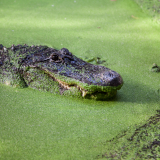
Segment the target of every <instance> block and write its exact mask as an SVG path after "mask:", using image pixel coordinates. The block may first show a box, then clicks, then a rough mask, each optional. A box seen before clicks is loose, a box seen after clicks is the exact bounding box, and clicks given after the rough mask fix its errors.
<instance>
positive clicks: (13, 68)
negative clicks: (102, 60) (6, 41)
mask: <svg viewBox="0 0 160 160" xmlns="http://www.w3.org/2000/svg"><path fill="white" fill-rule="evenodd" d="M0 82H2V83H6V84H10V85H12V86H16V87H31V88H36V89H39V90H45V91H50V92H53V93H59V94H62V95H63V94H64V95H76V96H80V97H81V96H82V97H85V98H93V99H97V100H99V99H102V100H105V99H108V98H111V97H113V96H115V95H116V92H117V90H119V89H120V88H121V87H122V85H123V80H122V78H121V76H120V75H119V74H118V73H117V72H115V71H112V70H110V69H108V68H106V67H104V66H98V65H93V64H90V63H88V62H85V61H83V60H81V59H79V58H77V57H76V56H74V55H72V53H70V52H69V50H68V49H66V48H62V49H61V50H56V49H53V48H49V47H47V46H27V45H23V46H22V45H17V46H14V45H12V46H11V47H10V48H6V47H4V46H3V45H0Z"/></svg>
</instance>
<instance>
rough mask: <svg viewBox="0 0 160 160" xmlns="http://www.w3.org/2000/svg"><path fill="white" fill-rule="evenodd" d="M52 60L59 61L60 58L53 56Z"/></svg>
mask: <svg viewBox="0 0 160 160" xmlns="http://www.w3.org/2000/svg"><path fill="white" fill-rule="evenodd" d="M51 59H52V60H53V61H56V60H58V59H59V58H58V56H56V55H53V56H52V57H51Z"/></svg>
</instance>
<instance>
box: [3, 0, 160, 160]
mask: <svg viewBox="0 0 160 160" xmlns="http://www.w3.org/2000/svg"><path fill="white" fill-rule="evenodd" d="M159 37H160V28H159V24H158V23H156V22H155V21H153V19H152V18H151V17H150V16H148V14H145V13H144V12H143V11H142V10H141V8H140V7H139V6H138V5H137V4H136V3H135V2H134V1H132V0H117V1H110V0H107V1H104V0H99V1H96V0H86V1H80V0H75V1H74V0H66V1H62V0H57V1H50V0H47V1H44V0H39V1H38V0H34V1H30V0H28V1H27V2H25V1H22V0H14V1H11V0H7V1H0V43H1V44H3V45H4V46H7V47H9V46H11V45H12V44H24V43H26V44H28V45H32V44H34V45H40V44H41V45H48V46H50V47H56V48H58V49H60V48H62V47H66V48H68V49H69V50H70V51H71V52H72V53H73V54H75V55H76V56H77V57H80V58H84V57H100V58H102V59H103V60H106V63H105V65H106V67H108V68H111V69H112V70H115V71H117V72H118V73H120V74H121V76H122V77H123V80H124V86H123V87H122V89H121V90H119V91H118V94H117V97H116V98H115V99H114V100H112V101H106V102H101V101H93V100H85V99H78V98H72V97H66V96H59V95H53V94H50V93H44V92H39V91H35V90H32V89H16V88H11V87H9V86H5V85H0V128H1V132H0V159H2V160H6V159H7V160H11V159H16V160H17V159H29V160H30V159H34V160H35V159H47V160H48V159H51V160H52V159H63V160H64V159H95V158H96V157H97V155H100V154H103V153H105V151H106V150H105V147H104V145H103V143H104V142H105V141H106V140H110V139H112V138H113V137H115V136H116V135H118V134H119V133H121V132H122V131H123V130H126V129H129V128H130V127H131V126H134V125H135V124H141V123H144V122H145V121H146V120H147V119H148V118H149V117H150V116H151V115H153V114H155V112H156V110H157V109H159V108H160V93H159V92H158V89H160V73H154V72H151V71H150V69H151V67H152V64H153V63H157V64H158V65H160V58H159V55H160V48H159V44H160V39H159Z"/></svg>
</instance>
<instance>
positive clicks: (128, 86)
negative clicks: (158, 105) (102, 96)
mask: <svg viewBox="0 0 160 160" xmlns="http://www.w3.org/2000/svg"><path fill="white" fill-rule="evenodd" d="M157 91H158V88H157V90H153V89H150V88H148V86H145V85H143V84H140V83H133V82H132V83H130V82H126V83H125V84H124V85H123V86H122V88H121V90H119V91H117V96H116V97H115V98H113V99H112V101H119V102H132V103H150V102H160V94H158V92H157Z"/></svg>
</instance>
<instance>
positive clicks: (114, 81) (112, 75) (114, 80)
mask: <svg viewBox="0 0 160 160" xmlns="http://www.w3.org/2000/svg"><path fill="white" fill-rule="evenodd" d="M103 79H104V82H105V84H103V85H104V86H119V85H121V84H123V79H122V77H121V76H120V74H118V73H117V72H115V71H112V70H109V71H106V72H105V73H103Z"/></svg>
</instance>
